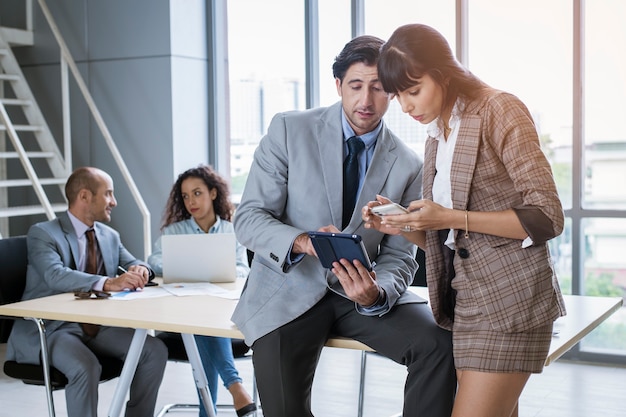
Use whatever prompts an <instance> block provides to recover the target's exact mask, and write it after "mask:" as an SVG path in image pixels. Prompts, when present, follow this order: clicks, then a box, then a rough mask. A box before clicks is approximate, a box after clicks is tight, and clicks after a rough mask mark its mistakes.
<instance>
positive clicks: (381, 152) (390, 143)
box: [356, 126, 397, 219]
mask: <svg viewBox="0 0 626 417" xmlns="http://www.w3.org/2000/svg"><path fill="white" fill-rule="evenodd" d="M395 148H396V143H395V141H394V139H393V138H392V137H391V135H390V134H389V131H388V130H387V127H386V126H383V128H382V130H381V131H380V134H379V135H378V138H377V139H376V148H375V149H374V155H373V156H372V160H371V162H370V166H369V168H368V169H367V173H366V175H365V181H364V183H363V187H362V189H361V194H359V198H358V201H357V203H356V207H357V211H358V216H357V217H358V218H359V219H360V218H361V214H360V208H361V207H363V206H364V205H365V204H366V203H367V202H368V201H371V200H374V199H375V198H376V194H380V191H381V190H382V189H383V186H384V185H385V182H386V181H387V177H388V176H389V172H390V171H391V167H392V166H393V164H394V163H395V162H396V159H397V156H396V154H395V153H394V152H393V150H394V149H395Z"/></svg>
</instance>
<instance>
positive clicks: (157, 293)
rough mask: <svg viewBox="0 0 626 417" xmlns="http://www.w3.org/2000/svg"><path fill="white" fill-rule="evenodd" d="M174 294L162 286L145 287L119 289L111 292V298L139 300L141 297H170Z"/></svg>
mask: <svg viewBox="0 0 626 417" xmlns="http://www.w3.org/2000/svg"><path fill="white" fill-rule="evenodd" d="M171 295H172V294H171V293H170V292H169V291H166V290H165V289H164V288H162V287H145V288H143V289H142V290H141V291H118V292H112V293H111V298H110V299H111V300H124V301H126V300H137V299H141V298H157V297H168V296H171Z"/></svg>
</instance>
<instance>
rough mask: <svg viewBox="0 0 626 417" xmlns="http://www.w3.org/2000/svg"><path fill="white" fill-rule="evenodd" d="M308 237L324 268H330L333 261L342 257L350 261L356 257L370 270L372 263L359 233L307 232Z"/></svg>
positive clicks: (337, 260)
mask: <svg viewBox="0 0 626 417" xmlns="http://www.w3.org/2000/svg"><path fill="white" fill-rule="evenodd" d="M309 237H310V238H311V242H312V243H313V247H314V248H315V252H316V253H317V257H318V258H319V260H320V262H321V263H322V266H323V267H324V268H327V269H331V268H332V267H333V262H339V260H340V259H342V258H343V259H347V260H349V261H350V262H352V261H354V260H355V259H358V260H359V262H361V263H362V264H363V266H365V267H366V268H367V270H368V271H371V270H372V263H371V262H370V258H369V256H367V251H366V250H365V245H363V240H362V239H361V236H360V235H351V234H348V233H331V232H309Z"/></svg>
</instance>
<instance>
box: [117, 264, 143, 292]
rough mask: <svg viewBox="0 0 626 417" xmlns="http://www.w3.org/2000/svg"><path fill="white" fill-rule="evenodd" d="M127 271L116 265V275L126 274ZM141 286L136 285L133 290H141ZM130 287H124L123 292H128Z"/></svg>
mask: <svg viewBox="0 0 626 417" xmlns="http://www.w3.org/2000/svg"><path fill="white" fill-rule="evenodd" d="M127 272H128V271H127V270H125V269H124V268H122V267H121V266H119V265H118V267H117V274H118V275H122V274H126V273H127ZM141 290H142V289H141V287H137V288H135V291H141ZM130 291H131V289H130V288H124V292H130Z"/></svg>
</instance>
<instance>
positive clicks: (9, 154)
mask: <svg viewBox="0 0 626 417" xmlns="http://www.w3.org/2000/svg"><path fill="white" fill-rule="evenodd" d="M26 156H28V158H31V159H35V158H53V157H54V153H53V152H26ZM19 157H20V155H19V154H18V153H17V152H0V159H17V158H19Z"/></svg>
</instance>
